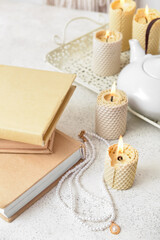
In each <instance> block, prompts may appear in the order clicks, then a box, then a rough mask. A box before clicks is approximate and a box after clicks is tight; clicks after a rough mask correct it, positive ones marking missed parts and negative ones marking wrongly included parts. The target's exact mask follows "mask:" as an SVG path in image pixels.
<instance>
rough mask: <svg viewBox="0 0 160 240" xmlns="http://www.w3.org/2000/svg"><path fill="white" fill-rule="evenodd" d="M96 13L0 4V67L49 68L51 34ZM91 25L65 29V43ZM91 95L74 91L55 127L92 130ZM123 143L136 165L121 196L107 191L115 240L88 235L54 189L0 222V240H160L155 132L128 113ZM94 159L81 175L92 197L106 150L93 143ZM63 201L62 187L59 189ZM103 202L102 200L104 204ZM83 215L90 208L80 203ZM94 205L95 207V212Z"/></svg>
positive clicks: (158, 138)
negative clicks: (132, 178)
mask: <svg viewBox="0 0 160 240" xmlns="http://www.w3.org/2000/svg"><path fill="white" fill-rule="evenodd" d="M82 15H83V16H90V17H94V18H95V19H97V17H98V14H97V13H92V14H91V13H90V14H88V13H86V12H77V11H72V10H65V9H61V10H57V9H55V8H53V7H47V6H41V5H36V6H34V5H31V4H24V3H20V4H15V1H10V2H9V1H0V64H12V65H17V66H25V67H33V68H41V69H52V67H50V66H49V65H48V64H47V63H45V54H46V53H47V52H48V51H50V50H52V49H53V48H55V47H56V46H55V44H54V42H53V34H55V33H61V32H62V29H63V26H64V24H65V23H66V22H67V21H68V20H69V19H70V18H72V17H75V16H82ZM92 27H93V24H86V23H81V24H80V25H79V26H78V27H77V25H74V24H73V25H72V26H71V27H70V34H69V36H68V39H72V38H74V37H76V36H77V35H78V34H79V35H80V34H83V33H84V32H85V31H87V30H90V29H91V28H92ZM95 103H96V95H95V94H94V93H92V92H90V91H88V90H87V89H85V88H83V87H80V86H78V87H77V89H76V92H75V94H74V96H73V98H72V99H71V101H70V103H69V105H68V107H67V108H66V110H65V112H64V114H63V116H62V118H61V120H60V122H59V124H58V128H59V129H60V130H63V131H64V132H65V133H67V134H69V135H70V136H73V137H75V138H76V137H77V134H78V133H79V132H80V130H82V129H86V130H89V131H94V126H95ZM124 141H125V142H126V143H129V144H131V145H132V146H133V147H135V148H137V150H138V151H139V154H140V157H139V164H138V169H137V175H136V181H135V184H134V186H133V187H132V188H131V189H129V190H127V191H115V190H111V193H112V195H113V199H114V202H115V204H116V209H117V213H118V215H117V223H118V224H119V225H120V226H121V228H122V231H121V233H120V234H119V235H118V236H113V235H111V234H110V231H109V230H106V231H104V232H97V233H94V232H90V231H88V230H87V229H86V228H85V227H83V226H81V225H79V224H78V223H77V222H76V221H75V220H74V219H73V218H72V216H71V215H70V213H69V212H68V211H67V210H63V209H62V208H61V206H60V205H59V202H58V200H57V198H56V196H55V189H53V190H52V191H50V192H49V193H48V194H47V195H46V196H44V197H43V198H42V199H41V200H39V201H38V202H37V203H36V204H34V205H33V206H32V207H31V208H30V209H28V210H27V211H26V212H25V213H23V214H22V215H21V216H20V217H19V218H18V219H17V220H15V221H14V222H13V223H11V224H8V223H6V222H4V221H3V220H1V219H0V240H106V239H107V240H114V239H115V240H140V239H141V240H159V239H160V227H159V226H160V187H159V186H160V131H159V130H158V129H156V128H154V127H152V126H150V125H149V124H147V123H145V122H143V121H142V120H140V119H138V118H136V117H134V116H133V115H131V114H129V116H128V126H127V132H126V135H125V136H124ZM95 145H96V146H97V149H98V156H97V160H96V162H95V164H94V165H93V166H92V167H91V168H90V170H89V171H87V173H86V174H85V175H84V177H83V179H82V181H83V183H84V184H85V185H86V188H87V189H89V190H90V191H92V192H94V193H95V194H97V195H100V196H101V195H102V194H103V193H102V192H101V178H100V177H101V173H102V171H103V165H104V156H105V153H106V149H105V147H103V146H100V145H99V144H98V143H97V142H96V143H95ZM64 195H65V197H66V200H67V199H68V190H67V187H66V188H65V190H64ZM106 200H107V199H106ZM81 207H82V209H83V210H84V211H91V210H92V204H91V203H90V202H89V201H88V200H84V199H83V196H82V198H81ZM99 207H100V204H99V203H96V208H97V209H98V210H99V209H100V208H99Z"/></svg>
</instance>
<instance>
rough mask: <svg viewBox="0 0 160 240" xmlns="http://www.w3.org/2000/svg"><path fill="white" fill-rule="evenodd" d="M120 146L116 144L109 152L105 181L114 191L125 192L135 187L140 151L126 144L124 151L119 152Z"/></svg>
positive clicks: (106, 160)
mask: <svg viewBox="0 0 160 240" xmlns="http://www.w3.org/2000/svg"><path fill="white" fill-rule="evenodd" d="M118 146H119V145H118V144H114V145H112V146H110V147H109V148H108V150H107V155H106V159H105V170H104V181H105V182H106V184H108V185H109V186H110V187H112V188H114V189H118V190H125V189H128V188H130V187H131V186H132V185H133V182H134V179H135V174H136V169H137V163H138V151H137V150H136V149H134V148H133V147H132V146H131V145H129V144H124V145H123V150H122V151H120V152H119V150H118ZM118 159H119V160H118Z"/></svg>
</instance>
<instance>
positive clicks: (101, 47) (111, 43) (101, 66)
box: [92, 30, 122, 77]
mask: <svg viewBox="0 0 160 240" xmlns="http://www.w3.org/2000/svg"><path fill="white" fill-rule="evenodd" d="M121 42H122V34H121V33H119V32H115V31H109V30H107V31H105V30H102V31H99V32H96V33H95V35H94V38H93V64H92V69H93V72H94V73H95V74H96V75H98V76H101V77H106V76H111V75H115V74H116V73H118V72H119V71H120V54H121Z"/></svg>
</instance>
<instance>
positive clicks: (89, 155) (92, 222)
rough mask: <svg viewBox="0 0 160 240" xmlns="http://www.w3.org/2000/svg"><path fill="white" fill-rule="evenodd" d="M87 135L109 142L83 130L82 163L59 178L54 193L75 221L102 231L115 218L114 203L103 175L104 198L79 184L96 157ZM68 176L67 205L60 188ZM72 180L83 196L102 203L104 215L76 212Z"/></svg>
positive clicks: (93, 229) (91, 228)
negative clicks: (83, 154) (84, 153)
mask: <svg viewBox="0 0 160 240" xmlns="http://www.w3.org/2000/svg"><path fill="white" fill-rule="evenodd" d="M88 136H91V137H94V138H97V139H98V140H99V141H101V142H103V143H105V144H106V145H107V147H108V146H109V143H108V142H107V141H106V140H105V139H103V138H102V137H100V136H98V135H96V134H95V133H90V132H84V133H83V137H82V138H83V139H85V140H86V141H85V142H84V144H85V149H86V158H85V160H84V161H83V162H82V163H80V164H79V165H77V166H76V167H74V168H73V169H71V170H69V171H68V172H67V173H66V174H65V175H64V176H63V177H62V178H61V180H60V181H59V183H58V186H57V189H56V194H57V196H58V198H59V200H60V202H61V204H62V205H63V207H65V208H67V209H69V210H70V212H71V213H72V215H73V216H74V217H75V218H76V219H77V221H78V222H79V223H81V224H82V225H84V226H86V227H87V228H88V229H90V230H91V231H102V230H105V229H106V228H108V227H110V226H111V224H112V223H113V222H114V220H115V218H116V216H115V208H114V204H113V201H112V198H111V195H110V193H109V191H108V190H107V188H106V186H105V183H104V179H103V177H102V179H103V181H102V183H103V190H104V192H105V194H106V195H107V197H108V198H106V197H105V198H100V197H97V196H95V195H94V194H92V193H90V192H89V191H88V190H86V189H85V188H84V187H83V186H82V184H81V181H80V179H81V177H82V176H83V174H84V173H85V171H86V170H87V169H88V168H89V167H90V166H91V165H92V164H93V162H94V161H95V159H96V150H95V147H94V145H93V143H92V141H91V139H90V138H89V137H88ZM70 175H71V176H70ZM69 176H70V179H69V181H68V186H69V195H70V203H69V205H68V204H67V203H65V202H64V200H63V198H62V196H61V188H62V185H63V183H64V182H65V180H66V179H67V178H68V177H69ZM73 181H75V184H76V186H77V187H79V188H80V190H81V192H83V194H84V195H83V196H84V197H86V198H87V199H90V201H92V202H94V201H98V202H100V203H101V204H103V205H104V213H105V216H101V217H92V216H90V215H88V214H85V215H82V214H81V213H79V212H78V210H76V204H75V202H76V196H75V195H76V194H75V195H74V193H73ZM105 206H107V209H109V210H110V213H108V214H107V210H105ZM114 225H116V224H114ZM117 226H118V225H117ZM118 227H119V226H118ZM112 228H113V229H112V233H113V234H114V228H115V226H113V227H112Z"/></svg>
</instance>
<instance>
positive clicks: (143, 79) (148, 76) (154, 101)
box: [117, 39, 160, 121]
mask: <svg viewBox="0 0 160 240" xmlns="http://www.w3.org/2000/svg"><path fill="white" fill-rule="evenodd" d="M129 42H130V54H131V55H130V64H128V65H127V66H126V67H125V68H124V69H123V70H122V71H121V73H120V74H119V77H118V82H117V86H118V88H119V89H122V90H123V91H125V93H126V94H127V95H128V100H129V106H130V107H131V108H132V109H133V110H135V111H137V112H139V113H140V114H142V115H144V116H146V117H148V118H150V119H152V120H155V121H160V55H151V54H147V55H145V52H144V50H143V49H142V48H141V46H140V44H139V42H138V40H136V39H132V40H130V41H129Z"/></svg>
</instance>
